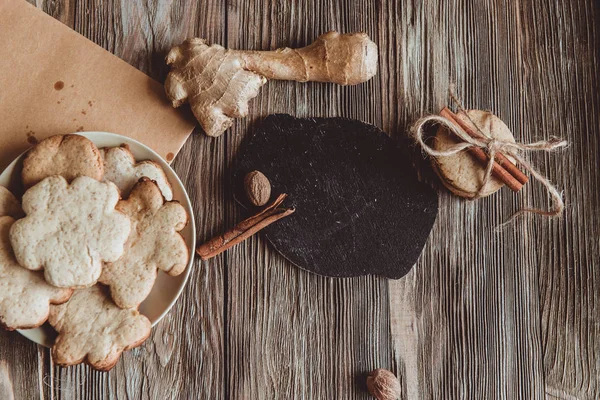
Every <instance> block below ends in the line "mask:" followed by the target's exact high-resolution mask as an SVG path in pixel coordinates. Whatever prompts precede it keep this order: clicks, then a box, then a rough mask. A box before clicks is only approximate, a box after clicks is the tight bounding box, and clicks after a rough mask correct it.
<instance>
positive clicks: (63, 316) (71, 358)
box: [48, 285, 151, 371]
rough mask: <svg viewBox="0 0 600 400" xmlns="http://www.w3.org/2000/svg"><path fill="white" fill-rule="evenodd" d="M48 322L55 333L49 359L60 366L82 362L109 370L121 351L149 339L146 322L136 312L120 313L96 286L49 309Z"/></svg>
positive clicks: (125, 311) (77, 292)
mask: <svg viewBox="0 0 600 400" xmlns="http://www.w3.org/2000/svg"><path fill="white" fill-rule="evenodd" d="M48 322H49V323H50V325H52V327H54V329H55V330H56V331H57V332H58V337H57V338H56V341H55V342H54V346H52V359H53V360H54V362H55V363H56V364H58V365H61V366H69V365H75V364H79V363H82V362H84V361H85V362H86V363H87V364H89V365H90V366H91V367H92V368H95V369H97V370H100V371H108V370H110V369H111V368H112V367H113V366H114V365H115V364H116V363H117V361H119V357H121V354H122V353H123V351H125V350H129V349H131V348H134V347H137V346H139V345H141V344H142V343H144V341H145V340H146V339H147V338H148V336H150V330H151V324H150V321H149V320H148V318H146V317H145V316H143V315H141V314H140V313H139V312H138V311H137V310H133V309H128V310H123V309H121V308H119V307H117V305H116V304H115V303H113V302H112V301H111V299H110V297H108V296H107V294H106V293H105V290H104V288H102V287H100V286H98V285H96V286H92V287H90V288H86V289H81V290H76V291H75V293H73V296H72V297H71V299H70V300H69V301H68V302H67V303H65V304H61V305H59V306H52V307H51V308H50V315H49V317H48Z"/></svg>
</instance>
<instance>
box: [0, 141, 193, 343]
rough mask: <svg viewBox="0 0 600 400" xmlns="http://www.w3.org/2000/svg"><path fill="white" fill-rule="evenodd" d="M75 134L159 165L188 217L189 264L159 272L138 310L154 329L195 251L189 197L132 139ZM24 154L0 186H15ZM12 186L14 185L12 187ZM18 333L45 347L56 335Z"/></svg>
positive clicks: (185, 232) (184, 277) (152, 155)
mask: <svg viewBox="0 0 600 400" xmlns="http://www.w3.org/2000/svg"><path fill="white" fill-rule="evenodd" d="M77 134H78V135H82V136H85V137H87V138H88V139H90V140H91V141H92V142H94V143H95V144H96V146H98V148H101V147H115V146H120V145H121V144H123V143H126V144H127V145H129V149H130V150H131V152H132V153H133V156H134V157H135V159H136V160H138V161H140V160H152V161H155V162H156V163H158V164H159V165H160V166H161V167H162V168H163V170H164V171H165V174H167V178H169V182H170V183H171V186H172V187H173V199H174V200H178V201H179V202H180V203H181V205H183V206H184V207H185V210H186V211H187V213H188V215H189V217H190V222H189V224H188V225H187V226H186V227H185V228H184V229H183V231H181V235H182V236H183V238H184V239H185V241H186V243H187V245H188V248H189V249H190V261H189V263H188V266H187V268H186V270H185V272H184V273H183V274H181V275H179V276H174V277H172V276H168V275H167V274H165V273H163V272H162V271H160V272H159V274H158V278H157V279H156V283H155V284H154V287H153V288H152V291H151V292H150V295H149V296H148V297H147V298H146V300H145V301H144V302H143V303H142V304H141V305H140V308H139V310H140V312H141V313H142V314H144V315H145V316H146V317H148V319H149V320H150V322H152V326H154V325H156V324H157V323H158V321H160V320H161V319H162V318H163V317H164V316H165V315H166V314H167V313H168V312H169V310H170V309H171V307H173V305H174V304H175V301H177V298H179V296H180V295H181V292H182V291H183V288H184V286H185V284H186V282H187V280H188V278H189V276H190V273H191V271H192V265H193V262H194V252H195V251H194V249H195V244H196V225H195V222H194V213H193V210H192V204H191V201H190V198H189V197H188V194H187V192H186V190H185V188H184V187H183V184H182V183H181V181H180V180H179V178H178V177H177V175H176V174H175V171H173V169H172V168H171V167H170V166H169V164H167V162H166V161H165V160H163V159H162V158H161V157H160V156H159V155H158V154H157V153H156V152H154V151H153V150H152V149H150V148H149V147H148V146H146V145H143V144H142V143H140V142H138V141H136V140H133V139H131V138H128V137H125V136H121V135H117V134H114V133H107V132H77ZM24 155H25V153H23V154H21V155H20V156H19V157H17V158H16V159H15V160H14V161H13V162H12V163H11V164H10V165H9V166H8V167H7V168H6V169H5V170H4V171H3V172H2V174H0V185H2V186H6V187H8V188H9V189H11V188H12V186H14V182H16V181H18V180H19V175H20V171H21V164H22V161H23V157H24ZM11 183H13V184H12V185H11ZM19 333H21V334H22V335H23V336H25V337H26V338H28V339H30V340H32V341H34V342H36V343H38V344H41V345H43V346H46V347H51V346H52V344H53V343H54V339H55V337H56V332H55V331H54V329H52V327H51V326H49V325H48V324H44V325H43V326H41V327H40V328H36V329H27V330H20V331H19Z"/></svg>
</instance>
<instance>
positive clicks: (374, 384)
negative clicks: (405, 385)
mask: <svg viewBox="0 0 600 400" xmlns="http://www.w3.org/2000/svg"><path fill="white" fill-rule="evenodd" d="M367 388H368V389H369V393H371V395H373V396H374V397H375V398H376V399H377V400H397V399H398V398H399V397H400V395H401V394H402V387H401V386H400V381H399V380H398V378H396V375H394V374H393V373H392V372H390V371H388V370H387V369H381V368H377V369H376V370H374V371H372V372H371V373H370V374H369V376H368V377H367Z"/></svg>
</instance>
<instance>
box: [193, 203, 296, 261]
mask: <svg viewBox="0 0 600 400" xmlns="http://www.w3.org/2000/svg"><path fill="white" fill-rule="evenodd" d="M286 197H287V194H285V193H283V194H280V195H279V196H278V197H277V199H275V201H273V202H272V203H271V204H269V205H267V206H266V207H265V208H263V209H262V210H261V211H260V212H259V213H258V214H256V215H253V216H252V217H250V218H247V219H245V220H243V221H242V222H240V223H238V224H237V225H236V226H234V227H233V228H231V229H230V230H228V231H227V232H225V233H224V234H222V235H219V236H216V237H214V238H212V239H210V240H209V241H207V242H205V243H203V244H202V245H200V246H199V247H198V248H197V249H196V253H198V255H199V256H200V258H201V259H203V260H208V259H209V258H212V257H214V256H216V255H218V254H221V253H222V252H224V251H225V250H227V249H229V248H230V247H233V246H235V245H236V244H238V243H241V242H243V241H244V240H246V239H248V238H249V237H250V236H252V235H254V234H255V233H256V232H258V231H260V230H261V229H263V228H265V227H267V226H269V225H271V224H272V223H273V222H275V221H278V220H280V219H281V218H284V217H287V216H288V215H290V214H292V213H293V212H294V211H296V210H295V209H293V208H279V206H280V205H281V204H282V203H283V201H284V200H285V198H286Z"/></svg>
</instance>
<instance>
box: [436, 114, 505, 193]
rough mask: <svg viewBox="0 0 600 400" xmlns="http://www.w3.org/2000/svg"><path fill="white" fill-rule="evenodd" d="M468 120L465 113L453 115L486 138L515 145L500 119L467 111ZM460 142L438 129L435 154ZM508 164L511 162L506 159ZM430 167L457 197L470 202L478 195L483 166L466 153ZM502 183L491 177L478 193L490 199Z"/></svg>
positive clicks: (444, 159)
mask: <svg viewBox="0 0 600 400" xmlns="http://www.w3.org/2000/svg"><path fill="white" fill-rule="evenodd" d="M467 114H468V117H467V116H466V115H464V113H458V114H456V116H457V118H460V119H461V120H462V121H464V122H466V123H467V124H468V125H470V126H471V127H473V128H474V130H476V131H477V128H475V127H474V126H473V122H474V123H475V124H476V125H477V127H479V129H480V130H481V131H482V132H483V133H484V134H485V135H486V136H489V137H493V138H495V139H498V140H502V141H507V142H513V143H514V142H515V138H514V137H513V135H512V132H511V131H510V130H509V129H508V127H507V126H506V124H505V123H504V122H502V120H501V119H500V118H498V117H496V116H495V115H494V114H492V113H490V112H488V111H482V110H468V111H467ZM457 143H461V140H460V139H459V138H457V137H456V136H454V134H452V133H451V132H450V131H449V130H448V129H446V128H445V127H443V126H441V127H440V128H439V129H438V131H437V133H436V135H435V139H434V141H433V148H434V149H435V150H438V151H444V150H447V149H448V148H449V147H450V146H453V145H455V144H457ZM508 158H509V159H510V160H511V161H513V162H514V160H513V159H512V158H510V157H508ZM432 160H433V161H432V164H433V168H434V170H435V171H436V173H437V174H438V175H439V177H440V179H441V180H442V183H443V184H444V186H446V187H447V188H448V190H450V191H451V192H452V193H454V194H456V195H457V196H461V197H465V198H468V199H472V198H474V197H475V196H476V195H477V192H478V190H479V187H480V186H481V184H482V183H483V179H484V177H485V166H484V165H482V164H481V163H480V162H479V161H477V160H476V159H475V158H474V157H473V156H472V155H471V154H469V152H468V151H462V152H460V153H458V154H454V155H451V156H444V157H436V158H433V159H432ZM502 186H504V184H503V183H502V182H501V181H500V180H499V179H497V178H496V177H494V176H493V175H492V176H491V177H490V179H489V180H488V182H487V184H486V185H485V187H484V188H483V190H482V192H481V196H483V197H485V196H489V195H490V194H492V193H495V192H496V191H498V190H499V189H500V188H501V187H502Z"/></svg>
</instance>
